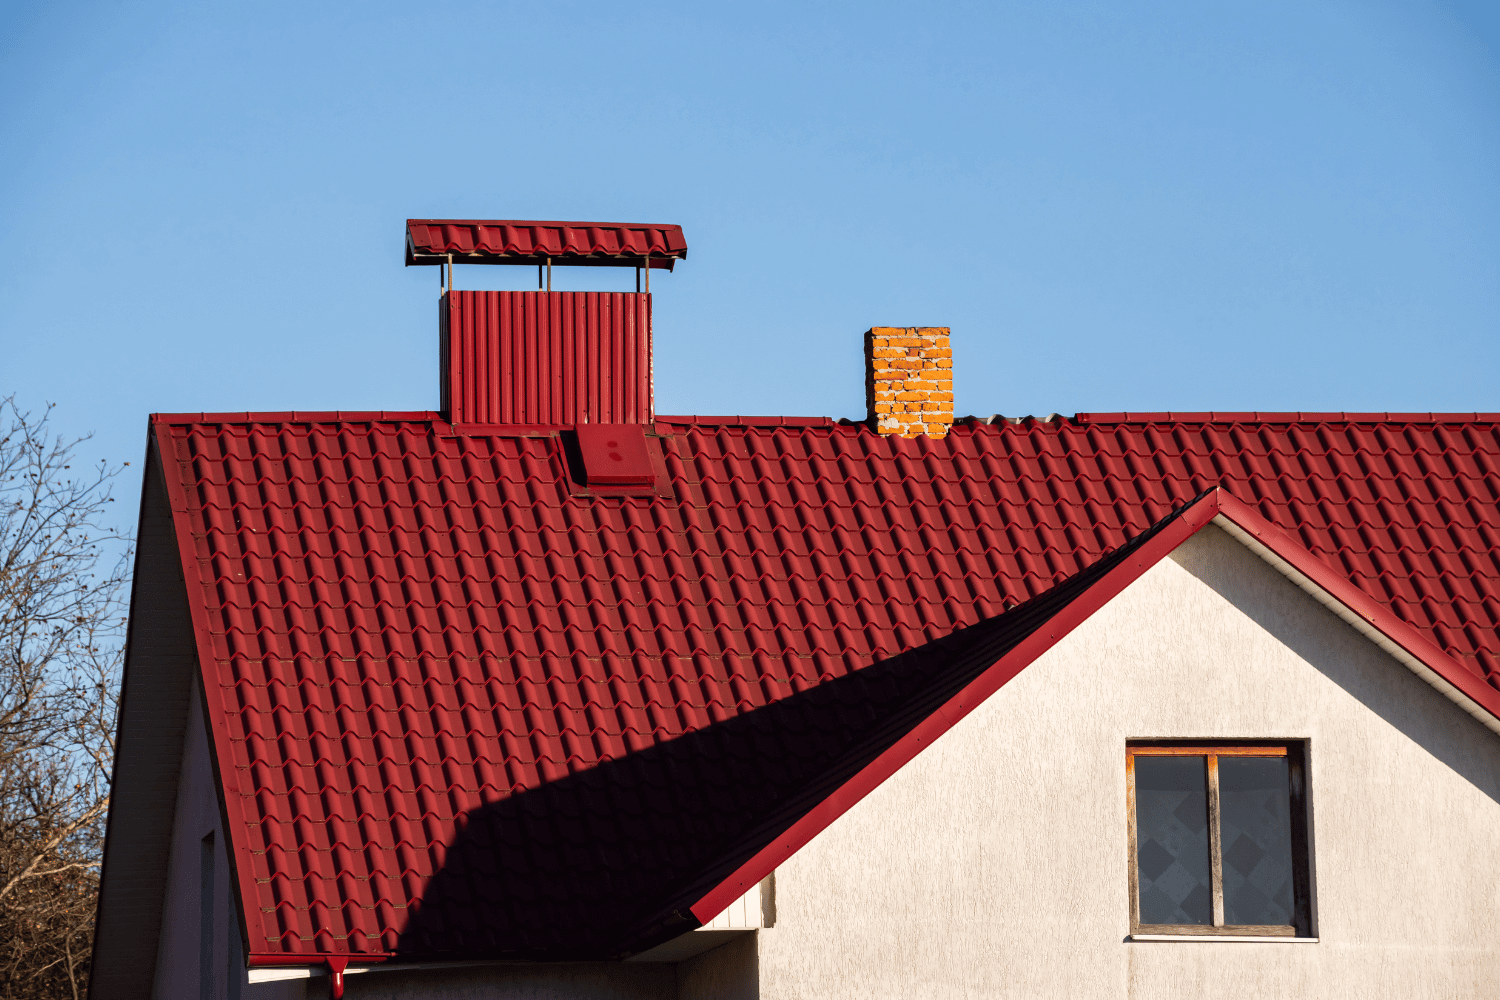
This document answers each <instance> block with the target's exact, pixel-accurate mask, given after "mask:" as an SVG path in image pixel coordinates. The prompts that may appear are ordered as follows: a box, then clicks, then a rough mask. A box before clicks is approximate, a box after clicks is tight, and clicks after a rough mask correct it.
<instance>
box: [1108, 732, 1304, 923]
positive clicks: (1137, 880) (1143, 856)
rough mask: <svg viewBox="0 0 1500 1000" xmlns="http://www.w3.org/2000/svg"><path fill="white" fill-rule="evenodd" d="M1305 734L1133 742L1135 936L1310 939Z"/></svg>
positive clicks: (1129, 762)
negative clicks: (1276, 738) (1295, 738)
mask: <svg viewBox="0 0 1500 1000" xmlns="http://www.w3.org/2000/svg"><path fill="white" fill-rule="evenodd" d="M1304 758H1305V754H1304V747H1303V744H1302V743H1300V742H1292V743H1268V742H1258V741H1256V742H1250V741H1247V742H1244V743H1234V744H1209V743H1205V742H1201V741H1200V742H1195V743H1186V742H1176V741H1174V742H1153V743H1144V742H1132V743H1130V744H1129V745H1127V747H1126V750H1125V776H1126V782H1127V789H1128V791H1127V801H1128V805H1129V813H1130V933H1131V935H1132V936H1140V935H1158V934H1160V935H1183V936H1198V935H1243V936H1247V937H1311V936H1312V919H1311V910H1312V908H1311V905H1310V899H1311V894H1310V885H1309V877H1308V873H1309V865H1308V840H1307V803H1306V795H1305V791H1306V787H1307V782H1306V777H1305V776H1306V761H1305V759H1304Z"/></svg>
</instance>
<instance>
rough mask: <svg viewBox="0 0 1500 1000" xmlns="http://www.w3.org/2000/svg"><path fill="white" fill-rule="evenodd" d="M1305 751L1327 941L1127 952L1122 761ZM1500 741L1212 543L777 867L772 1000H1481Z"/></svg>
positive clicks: (1220, 542) (763, 947)
mask: <svg viewBox="0 0 1500 1000" xmlns="http://www.w3.org/2000/svg"><path fill="white" fill-rule="evenodd" d="M1273 737H1274V738H1286V739H1306V740H1308V745H1309V752H1310V793H1311V804H1312V814H1313V817H1312V830H1311V835H1312V841H1313V855H1314V872H1313V882H1314V920H1315V927H1316V929H1317V933H1318V935H1319V938H1320V940H1319V941H1318V942H1317V943H1315V944H1292V943H1275V944H1246V943H1198V942H1169V943H1148V942H1131V941H1129V940H1128V937H1129V931H1130V927H1129V913H1128V906H1129V901H1128V881H1127V879H1128V874H1127V873H1128V868H1127V865H1128V863H1129V859H1128V857H1127V853H1128V852H1127V846H1126V831H1127V827H1126V819H1127V817H1126V811H1125V810H1126V803H1125V786H1124V750H1125V743H1126V741H1127V740H1128V739H1132V738H1204V739H1223V740H1234V739H1247V738H1273ZM1497 846H1500V741H1497V739H1496V737H1495V735H1494V734H1493V733H1491V732H1489V731H1488V730H1487V729H1485V728H1483V727H1482V726H1480V725H1479V724H1478V723H1477V722H1476V721H1475V720H1474V719H1473V718H1471V717H1469V716H1468V715H1467V714H1465V713H1464V712H1463V711H1462V710H1461V709H1460V708H1458V707H1457V706H1455V705H1454V704H1453V703H1451V702H1450V701H1448V700H1447V699H1446V698H1444V697H1443V696H1442V695H1441V694H1440V693H1438V692H1437V691H1435V690H1434V689H1433V688H1432V687H1430V686H1429V685H1428V684H1427V683H1426V682H1424V681H1423V680H1421V679H1420V678H1418V677H1417V676H1415V675H1414V674H1412V673H1411V671H1410V670H1408V669H1407V668H1406V667H1404V666H1402V665H1401V664H1400V663H1398V662H1396V661H1395V660H1393V659H1391V658H1390V657H1389V656H1388V655H1387V654H1386V653H1384V652H1383V651H1382V650H1380V649H1379V648H1378V647H1377V646H1375V645H1374V644H1373V643H1372V642H1370V641H1369V640H1368V639H1366V638H1365V637H1364V636H1362V635H1360V634H1359V633H1357V632H1355V631H1354V630H1353V629H1352V628H1350V627H1349V626H1348V625H1346V624H1345V623H1344V622H1342V621H1341V620H1339V619H1338V618H1337V617H1335V616H1334V615H1333V614H1332V613H1330V612H1329V611H1328V610H1327V609H1326V608H1324V607H1322V606H1321V605H1320V604H1318V603H1317V602H1316V601H1314V600H1313V599H1312V598H1311V597H1309V596H1308V595H1307V594H1305V593H1303V592H1302V591H1301V590H1299V589H1298V588H1297V587H1296V586H1295V585H1294V584H1292V583H1291V582H1290V581H1288V580H1287V579H1286V578H1285V577H1283V576H1281V575H1280V574H1279V573H1277V572H1276V571H1275V570H1274V569H1272V568H1271V567H1270V566H1267V565H1266V564H1265V563H1263V562H1262V561H1261V560H1260V559H1258V558H1257V557H1256V556H1255V555H1253V554H1252V553H1250V552H1248V551H1247V550H1246V549H1245V548H1244V547H1243V546H1241V545H1240V544H1239V543H1237V542H1235V541H1234V540H1233V539H1231V538H1230V537H1229V536H1228V535H1226V534H1225V533H1224V532H1222V531H1220V530H1219V529H1218V528H1215V527H1209V528H1205V529H1203V530H1202V531H1200V532H1199V533H1198V534H1197V535H1195V536H1193V537H1192V538H1191V539H1189V540H1188V541H1187V542H1186V543H1185V544H1184V545H1182V546H1181V547H1180V548H1179V549H1178V550H1177V551H1176V552H1174V553H1173V554H1172V556H1171V557H1170V558H1168V559H1165V560H1163V561H1162V562H1160V563H1158V564H1157V565H1156V566H1155V567H1153V568H1152V569H1150V570H1149V571H1148V572H1147V573H1146V574H1145V575H1144V576H1143V577H1142V578H1141V579H1139V580H1138V581H1136V582H1135V583H1133V584H1132V585H1131V586H1130V587H1128V588H1127V589H1126V590H1125V591H1124V592H1123V593H1121V594H1120V595H1119V596H1118V597H1117V598H1115V599H1114V600H1113V601H1111V602H1110V603H1109V604H1107V605H1106V606H1105V607H1104V608H1103V609H1101V610H1100V611H1099V612H1098V613H1096V614H1095V615H1094V616H1093V617H1092V618H1090V619H1089V620H1088V621H1087V622H1085V623H1084V624H1083V625H1082V626H1080V627H1079V628H1078V629H1077V630H1076V631H1074V632H1073V633H1072V634H1071V635H1069V636H1067V637H1066V638H1065V639H1063V640H1062V641H1061V642H1060V643H1058V645H1057V646H1055V647H1054V648H1053V649H1051V650H1050V651H1048V652H1047V653H1046V654H1044V655H1043V656H1042V657H1040V658H1039V659H1038V660H1037V661H1036V662H1035V663H1033V664H1032V665H1031V666H1029V667H1027V668H1026V669H1025V670H1023V671H1022V672H1021V673H1020V674H1019V675H1018V676H1017V677H1016V678H1015V679H1013V680H1012V681H1010V682H1009V683H1008V684H1007V685H1006V686H1005V687H1003V688H1001V689H1000V690H999V691H998V692H997V693H996V694H995V695H994V696H992V697H991V698H990V699H989V700H988V701H987V702H986V703H985V704H984V705H982V706H980V707H979V708H978V709H977V710H976V711H975V712H973V713H972V714H971V715H969V716H968V717H967V718H965V719H964V720H962V721H961V722H959V723H958V724H957V725H956V726H955V727H954V728H953V729H952V730H951V731H949V732H948V733H947V734H946V735H944V736H943V737H941V738H940V739H939V740H938V741H937V742H936V743H935V744H934V745H933V746H932V747H930V748H928V749H927V750H925V751H924V752H923V753H922V754H920V755H919V756H918V757H917V758H916V759H915V760H913V761H912V762H911V763H910V764H908V765H907V766H906V767H905V768H903V769H902V770H901V771H899V772H898V773H897V774H896V775H894V776H893V777H892V778H891V779H889V780H888V781H886V782H885V783H884V784H883V785H881V786H880V787H879V788H877V789H876V790H875V791H874V792H872V793H871V794H870V795H869V796H867V797H866V798H865V799H864V800H863V801H861V802H860V803H859V804H858V805H856V806H855V807H854V808H853V809H851V810H850V811H849V812H848V813H846V814H845V815H844V816H842V817H840V818H839V819H838V820H837V821H835V822H834V823H833V825H832V826H830V827H829V828H828V829H827V830H825V831H824V832H823V833H822V834H821V835H819V836H818V837H817V838H815V839H814V840H813V841H812V842H811V843H810V844H809V845H808V846H807V847H805V848H803V849H802V850H801V851H800V852H798V853H797V854H796V855H795V856H794V857H792V858H791V859H790V860H789V861H788V862H786V863H785V864H783V865H782V866H781V867H780V868H779V869H778V871H777V923H776V926H775V927H774V928H771V929H769V930H763V931H761V932H760V940H759V961H760V969H759V979H760V990H761V992H760V995H761V996H762V997H767V998H788V1000H790V998H793V997H803V996H818V997H827V998H838V997H850V998H853V997H868V996H895V995H922V996H929V997H949V996H951V997H959V996H963V997H975V996H986V997H988V996H994V997H1001V996H1027V997H1059V998H1063V997H1067V998H1077V997H1100V998H1105V997H1109V998H1115V997H1121V998H1123V997H1131V998H1145V997H1151V998H1154V997H1197V996H1234V997H1237V998H1254V997H1267V998H1271V997H1277V998H1280V997H1286V996H1362V997H1392V998H1397V997H1399V998H1403V1000H1407V998H1421V997H1434V998H1436V997H1453V996H1484V995H1488V994H1489V993H1491V992H1492V989H1493V984H1494V983H1496V982H1500V948H1497V946H1496V945H1495V944H1494V942H1493V936H1492V929H1493V928H1494V927H1495V926H1497V925H1500V894H1497V892H1496V890H1495V886H1497V885H1500V851H1497V850H1496V847H1497Z"/></svg>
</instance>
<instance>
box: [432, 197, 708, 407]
mask: <svg viewBox="0 0 1500 1000" xmlns="http://www.w3.org/2000/svg"><path fill="white" fill-rule="evenodd" d="M686 257H687V243H686V242H685V241H684V239H683V236H682V229H681V228H680V227H678V226H631V225H621V224H617V223H583V222H515V221H475V220H451V219H449V220H444V219H409V220H407V236H406V262H407V264H408V265H411V264H439V265H447V266H448V272H447V274H448V278H447V281H446V282H445V284H444V293H443V298H442V302H441V305H440V310H439V324H440V331H441V340H440V348H439V351H440V365H441V372H442V408H443V412H444V414H445V415H446V416H447V417H448V419H449V420H450V421H451V422H452V423H455V424H548V425H560V424H561V425H567V424H585V423H589V424H626V423H634V424H645V423H649V422H650V421H651V420H652V419H653V418H654V416H655V409H654V404H653V400H652V383H651V295H650V281H651V278H650V271H651V269H652V268H658V269H660V268H665V269H667V270H671V269H672V266H673V265H674V264H675V263H676V262H677V261H678V260H682V259H684V258H686ZM453 264H536V265H537V267H538V279H539V284H543V285H544V290H540V291H535V292H477V291H473V292H471V291H455V290H454V289H453V288H452V274H453V271H452V265H453ZM553 264H573V265H589V266H615V267H636V268H638V269H641V268H644V269H645V273H646V291H644V292H642V291H640V271H639V270H638V271H637V278H636V289H637V290H636V291H635V292H633V293H630V292H554V291H552V290H551V284H552V282H551V267H552V265H553ZM543 275H545V280H543Z"/></svg>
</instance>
